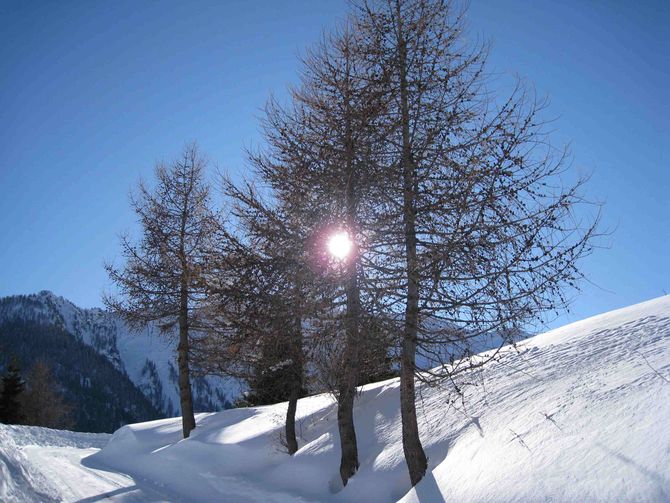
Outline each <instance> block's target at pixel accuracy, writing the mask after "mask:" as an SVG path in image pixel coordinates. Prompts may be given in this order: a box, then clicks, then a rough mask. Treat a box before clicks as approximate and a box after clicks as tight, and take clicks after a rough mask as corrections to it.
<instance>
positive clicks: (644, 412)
mask: <svg viewBox="0 0 670 503" xmlns="http://www.w3.org/2000/svg"><path fill="white" fill-rule="evenodd" d="M502 353H503V354H502V359H501V360H500V361H498V362H497V363H495V364H491V365H489V366H488V367H485V368H484V370H482V371H481V372H479V373H477V374H476V375H475V374H463V375H460V376H457V377H456V378H455V380H456V383H455V384H456V385H458V386H459V387H461V388H462V389H463V390H464V391H465V397H464V398H463V400H461V399H458V397H457V396H455V394H454V388H453V387H452V386H451V385H450V384H447V385H445V386H442V387H430V386H426V385H424V384H419V389H418V392H417V396H418V397H420V398H419V400H420V406H419V407H418V414H419V428H420V433H421V437H422V441H423V445H424V448H425V449H426V452H427V454H428V457H429V465H428V472H427V474H426V476H425V477H424V479H423V480H422V481H421V482H420V483H419V484H418V485H417V486H416V487H414V488H411V487H410V483H409V477H408V475H407V470H406V466H405V462H404V457H403V449H402V437H401V429H400V412H399V382H398V380H397V379H390V380H387V381H383V382H379V383H374V384H370V385H366V386H363V387H362V388H360V394H359V395H358V397H357V400H356V405H355V411H354V413H355V422H356V429H357V436H358V439H359V459H360V462H361V466H360V468H359V471H358V472H357V473H356V475H355V476H354V477H353V478H352V479H351V480H350V481H349V483H348V484H347V486H346V487H342V484H341V482H340V480H339V473H338V466H339V454H340V451H339V441H338V433H337V410H336V405H335V403H334V401H333V399H332V397H331V396H330V395H326V394H324V395H315V396H310V397H307V398H303V399H301V400H299V402H298V409H297V416H298V417H297V420H298V424H299V426H300V428H299V432H300V439H299V444H300V449H299V450H298V452H297V453H296V454H295V455H293V456H288V455H287V454H286V453H285V452H283V451H282V443H281V436H280V433H281V428H282V425H281V420H282V417H283V416H284V414H285V411H286V403H282V404H277V405H270V406H265V407H253V408H238V409H231V410H226V411H222V412H218V413H213V414H199V415H197V417H196V419H197V427H196V429H195V430H194V431H193V432H192V434H191V436H190V437H189V438H188V439H182V438H181V426H180V424H179V420H177V419H163V420H158V421H152V422H146V423H141V424H133V425H128V426H124V427H123V428H121V429H119V430H118V431H116V432H115V433H114V435H113V436H111V437H109V436H108V437H105V438H102V437H95V438H85V437H75V436H72V435H71V434H69V433H65V434H64V433H62V432H57V431H53V430H44V429H41V428H28V427H18V426H17V427H12V426H3V425H0V474H2V475H4V480H5V482H3V477H0V499H3V498H5V499H8V500H12V498H13V497H14V498H15V499H19V500H20V499H21V498H20V497H19V496H21V495H23V494H26V495H29V498H35V499H39V500H40V501H63V500H67V501H74V500H81V501H97V500H99V499H101V498H103V497H109V498H110V499H112V500H118V501H121V500H124V501H127V500H131V499H132V500H133V501H189V502H197V501H250V502H254V501H259V502H261V501H262V502H266V501H273V502H284V501H287V502H288V501H333V502H336V501H337V502H347V501H351V502H354V501H367V502H372V503H374V502H390V501H400V502H403V503H419V502H438V501H448V502H466V503H467V502H488V501H505V502H512V501H514V502H525V501H561V502H582V501H592V502H606V501H617V502H633V501H635V502H637V501H648V502H656V501H658V502H661V501H670V456H669V455H668V454H669V453H670V429H669V428H668V427H667V424H668V417H670V296H665V297H661V298H659V299H655V300H652V301H648V302H644V303H642V304H638V305H635V306H631V307H628V308H624V309H620V310H617V311H612V312H610V313H606V314H603V315H600V316H595V317H593V318H589V319H587V320H584V321H580V322H577V323H572V324H570V325H567V326H564V327H562V328H559V329H556V330H552V331H550V332H547V333H544V334H541V335H538V336H535V337H530V338H528V339H526V340H524V341H522V342H521V343H519V344H518V345H517V348H504V349H503V351H502ZM61 446H68V447H61ZM91 453H94V454H92V455H91ZM58 467H67V469H60V470H58V469H57V468H58ZM33 495H35V496H33Z"/></svg>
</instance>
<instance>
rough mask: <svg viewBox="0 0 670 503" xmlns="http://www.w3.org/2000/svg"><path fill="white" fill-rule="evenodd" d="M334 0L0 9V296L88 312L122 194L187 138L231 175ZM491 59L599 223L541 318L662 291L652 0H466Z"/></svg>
mask: <svg viewBox="0 0 670 503" xmlns="http://www.w3.org/2000/svg"><path fill="white" fill-rule="evenodd" d="M346 8H347V6H346V2H345V1H339V0H322V1H319V0H288V1H286V0H283V1H275V0H266V1H254V0H239V1H237V0H228V1H208V2H177V1H166V0H164V1H160V2H159V1H114V2H111V1H97V2H89V1H80V2H74V1H69V2H54V1H31V2H25V1H22V0H3V1H2V2H1V3H0V187H1V188H2V192H1V198H0V229H1V231H2V232H1V234H0V235H1V236H2V241H1V243H0V244H1V246H0V295H8V294H15V293H30V292H35V291H38V290H42V289H49V290H52V291H54V292H55V293H57V294H60V295H63V296H65V297H67V298H69V299H71V300H72V301H74V302H75V303H77V304H79V305H81V306H84V307H90V306H98V305H100V304H101V302H100V294H101V292H102V290H103V289H105V288H108V287H109V283H108V280H107V278H106V275H105V272H104V270H103V268H102V264H103V261H104V260H105V259H114V258H115V257H117V258H118V251H119V248H118V239H117V234H118V233H119V232H121V231H124V230H132V229H133V228H134V227H135V222H134V217H133V214H132V213H131V212H130V210H129V207H128V197H127V196H128V192H129V190H130V189H131V188H132V187H134V186H135V184H136V182H137V180H138V179H139V177H140V176H145V177H150V176H151V170H152V168H153V165H154V163H155V161H157V160H160V159H170V158H172V157H174V156H175V155H176V154H177V153H178V152H179V151H180V149H181V148H182V146H183V144H184V143H185V142H186V141H189V140H197V141H198V142H199V144H200V146H201V148H202V149H203V150H204V151H205V152H206V153H207V155H208V156H209V158H210V159H211V160H212V161H213V163H214V164H216V165H218V166H219V167H220V168H223V169H226V170H228V171H230V172H232V173H234V174H241V173H243V171H244V169H245V163H244V158H243V154H242V147H243V146H245V145H249V144H258V143H259V141H260V138H259V136H258V127H257V117H258V116H259V115H260V111H259V110H260V108H261V107H262V106H263V104H264V102H265V101H266V99H267V97H268V96H269V94H270V93H274V94H275V95H277V96H279V97H282V96H285V89H286V87H287V85H289V84H291V83H293V82H295V81H296V69H297V66H298V65H297V58H296V56H297V54H298V53H299V52H300V51H301V50H303V49H304V48H305V47H306V46H308V45H309V44H311V43H312V42H313V41H315V40H316V39H317V38H318V37H319V35H320V33H321V32H322V30H323V29H327V28H328V27H329V26H332V25H333V24H334V23H335V22H336V20H337V19H338V18H341V17H342V16H343V14H344V12H345V11H346ZM468 19H469V28H470V31H469V36H470V37H471V38H473V39H475V38H478V37H479V38H488V39H490V40H491V41H492V43H493V48H492V52H491V58H490V63H491V68H492V69H494V70H496V71H497V72H501V73H502V74H503V75H515V74H518V75H520V76H522V77H524V78H526V79H527V80H528V81H530V82H532V83H534V86H535V88H536V90H537V92H538V94H540V95H543V96H544V95H546V96H548V97H549V98H550V99H551V108H550V109H549V113H550V115H551V116H554V117H558V120H557V121H556V122H555V123H554V127H555V129H556V133H555V135H554V139H555V141H556V142H558V143H561V142H571V145H572V152H573V154H574V166H575V169H578V170H582V171H584V172H591V173H593V178H592V180H591V183H590V185H589V189H588V190H589V195H590V196H591V198H592V199H599V200H604V201H605V202H606V206H605V208H604V221H603V222H604V225H605V226H606V227H609V228H612V229H614V230H615V232H614V233H613V234H612V236H611V237H610V238H608V239H607V240H605V244H607V245H608V246H609V248H608V249H604V250H599V251H597V252H596V253H595V254H594V255H593V257H591V258H589V259H588V260H587V261H586V262H585V263H584V268H585V271H586V273H587V275H588V277H589V278H590V280H591V281H592V282H593V283H595V285H597V286H591V285H589V284H585V285H584V291H583V293H582V294H581V295H579V296H578V297H576V298H575V300H574V304H573V312H572V313H571V314H569V315H566V316H563V317H561V318H560V319H559V320H556V321H555V322H553V323H552V325H556V324H559V323H563V322H566V321H573V320H576V319H580V318H583V317H585V316H588V315H591V314H596V313H599V312H603V311H607V310H610V309H613V308H616V307H622V306H625V305H628V304H631V303H635V302H639V301H643V300H646V299H650V298H653V297H657V296H660V295H662V294H663V292H664V290H665V291H666V292H668V293H670V155H669V153H668V152H669V151H670V98H669V95H668V93H669V90H670V75H669V73H670V29H669V28H668V27H669V26H670V2H667V1H663V0H659V1H656V2H654V1H651V0H648V1H643V2H627V1H623V0H621V1H617V0H593V1H584V0H575V1H562V2H559V1H556V0H546V1H529V0H471V6H470V10H469V15H468Z"/></svg>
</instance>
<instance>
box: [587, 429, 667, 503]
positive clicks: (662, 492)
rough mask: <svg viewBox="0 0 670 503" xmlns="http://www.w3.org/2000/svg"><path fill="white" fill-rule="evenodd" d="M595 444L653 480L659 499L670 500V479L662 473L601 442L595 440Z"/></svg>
mask: <svg viewBox="0 0 670 503" xmlns="http://www.w3.org/2000/svg"><path fill="white" fill-rule="evenodd" d="M596 445H597V446H598V447H600V448H601V449H602V450H603V451H605V452H606V453H607V454H609V455H610V456H612V457H614V458H616V459H618V460H619V461H621V462H622V463H625V464H627V465H629V466H632V467H633V468H634V469H635V470H637V471H638V472H640V473H641V474H642V475H644V476H646V477H647V478H649V479H651V480H653V481H654V482H655V483H656V490H657V491H658V496H659V501H670V480H668V479H667V478H665V477H664V476H663V475H661V474H660V473H658V472H655V471H653V470H650V469H649V468H647V467H645V466H643V465H641V464H640V463H638V462H637V461H635V460H634V459H632V458H629V457H628V456H624V455H623V454H621V453H620V452H616V451H614V450H612V449H610V448H609V447H607V446H605V445H603V444H601V443H600V442H597V443H596Z"/></svg>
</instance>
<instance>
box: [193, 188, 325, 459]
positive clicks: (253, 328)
mask: <svg viewBox="0 0 670 503" xmlns="http://www.w3.org/2000/svg"><path fill="white" fill-rule="evenodd" d="M222 189H223V192H224V194H225V195H226V196H227V197H228V200H229V202H230V205H231V211H230V213H231V215H230V219H229V223H228V226H227V227H226V228H221V229H220V232H219V233H218V238H217V250H218V251H217V257H216V264H217V266H216V267H217V270H219V271H220V274H213V275H212V276H211V277H210V279H209V284H208V288H209V292H210V299H209V305H210V307H209V317H210V320H216V323H213V324H212V325H215V326H213V327H212V328H211V329H210V333H209V337H207V338H205V339H203V340H201V341H199V342H198V344H197V346H196V356H197V358H198V364H199V366H201V367H203V368H208V369H211V371H213V372H216V373H220V374H226V375H233V376H235V377H239V378H243V379H245V380H246V381H247V382H248V383H249V384H250V385H251V386H252V392H256V394H257V396H256V397H255V399H256V400H257V401H260V402H261V403H274V402H278V401H283V400H287V401H288V404H287V405H288V406H287V413H286V421H285V428H284V440H285V443H286V447H287V450H288V453H289V454H294V453H295V452H296V451H297V450H298V441H297V436H296V431H295V415H296V409H297V403H298V398H300V397H301V396H303V395H304V393H305V380H304V377H305V358H306V355H305V341H304V337H305V334H304V332H305V330H306V329H305V327H304V326H303V325H304V321H305V318H306V317H307V316H308V315H309V313H310V309H313V305H314V303H313V301H312V296H311V295H310V291H309V289H308V286H309V284H310V281H309V280H308V279H307V276H308V275H309V271H308V270H306V267H305V264H306V259H305V255H306V251H305V250H306V239H307V238H306V233H305V225H304V224H303V223H302V221H301V220H299V219H296V218H295V215H294V214H293V213H292V206H291V205H290V204H287V203H286V201H284V202H282V201H274V203H272V204H270V203H268V202H267V201H265V200H264V199H263V198H262V197H261V196H260V195H259V194H258V193H257V191H256V190H255V189H254V187H253V185H251V184H243V185H242V187H238V186H236V185H235V184H234V183H233V182H232V181H231V180H230V179H228V178H226V177H224V179H223V187H222ZM254 385H255V386H257V387H256V389H253V386H254Z"/></svg>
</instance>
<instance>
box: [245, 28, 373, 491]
mask: <svg viewBox="0 0 670 503" xmlns="http://www.w3.org/2000/svg"><path fill="white" fill-rule="evenodd" d="M356 36H357V35H356V33H355V32H353V31H352V30H351V29H350V27H349V26H348V25H344V26H343V27H342V28H341V29H340V30H338V31H336V32H334V33H332V34H330V35H327V36H325V37H324V39H323V40H322V42H321V43H320V44H318V45H316V46H315V47H313V48H312V50H311V51H309V53H308V54H307V56H306V57H305V58H304V59H303V65H302V69H301V74H300V77H301V79H300V85H299V86H297V87H296V88H295V89H294V90H293V91H292V94H291V102H290V104H289V105H288V106H285V107H283V106H280V105H279V104H278V103H277V102H276V101H271V102H270V104H269V105H268V107H267V114H266V117H265V121H264V132H265V138H266V140H267V144H268V149H267V150H266V152H264V154H263V155H258V156H255V157H253V161H254V164H255V166H256V167H257V170H258V172H259V174H260V178H261V180H263V181H264V182H265V183H267V185H268V186H269V187H270V188H271V189H272V191H273V194H274V195H275V197H276V198H277V199H278V200H280V201H283V202H284V203H290V207H291V212H292V213H293V215H295V217H296V218H298V219H300V220H301V221H302V222H303V225H307V226H308V229H309V230H308V231H307V232H308V234H309V233H310V232H311V234H312V236H311V239H310V240H309V241H310V242H309V248H310V262H311V263H310V264H309V265H310V267H311V268H312V270H314V271H316V272H317V276H318V275H319V274H320V276H321V278H322V280H321V281H324V279H326V280H327V282H329V283H330V286H331V287H332V289H331V291H330V293H331V294H332V308H331V309H330V310H327V311H325V312H322V317H323V316H325V317H326V318H331V319H330V323H329V329H330V331H331V332H332V331H333V330H334V331H335V332H337V331H338V326H339V327H341V331H342V332H343V333H344V338H343V344H342V345H341V348H340V351H339V354H338V365H337V367H338V370H337V372H336V374H337V376H336V381H337V382H336V385H335V389H334V391H335V395H336V398H337V402H338V429H339V434H340V446H341V452H342V456H341V460H340V476H341V479H342V482H343V484H344V485H346V484H347V481H348V480H349V478H350V477H351V476H352V475H354V473H355V472H356V470H357V469H358V466H359V459H358V447H357V440H356V432H355V425H354V415H353V411H354V400H355V396H356V386H357V384H359V382H360V377H361V368H362V366H361V363H362V362H361V349H362V348H363V347H366V348H368V347H370V344H369V343H368V342H367V341H366V340H365V339H366V338H367V337H368V336H369V335H370V333H369V332H365V331H362V330H361V327H362V323H363V320H364V319H365V318H366V316H367V317H369V315H370V312H371V310H370V309H369V306H368V305H367V304H368V303H369V302H370V299H371V297H370V296H369V295H368V291H367V280H366V273H365V270H364V266H363V264H364V260H365V259H364V255H365V253H366V249H367V247H368V246H370V245H371V244H372V243H373V242H374V240H375V231H374V226H372V225H370V224H372V222H371V221H370V219H369V218H368V217H369V216H370V215H372V214H373V213H374V212H373V210H372V207H373V206H374V205H375V204H376V202H377V200H378V198H377V196H376V195H374V191H376V190H379V183H378V179H379V177H380V176H383V174H382V173H381V172H380V171H379V170H378V169H376V168H377V167H378V166H379V165H380V163H379V160H378V159H377V158H376V156H377V155H379V153H380V150H379V149H378V148H377V145H379V144H380V143H382V144H383V142H380V141H379V139H380V138H381V137H383V136H384V129H383V128H384V125H385V122H383V121H381V120H380V118H381V117H383V113H382V112H383V110H384V102H383V100H382V98H383V93H382V88H381V87H380V80H382V79H383V72H382V74H381V75H379V74H376V73H375V72H376V70H377V68H376V67H373V66H371V65H370V64H369V63H368V61H366V60H365V59H364V58H361V57H360V56H361V54H360V53H359V52H357V50H358V47H359V46H360V45H361V42H360V41H357V40H356ZM335 233H346V234H347V235H348V237H349V239H351V240H352V241H353V243H352V251H351V253H350V254H348V255H347V256H346V257H342V258H341V259H339V260H338V259H333V258H332V257H329V256H328V253H327V252H326V245H327V241H328V239H329V238H330V237H332V235H333V234H335ZM322 321H323V320H322Z"/></svg>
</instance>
